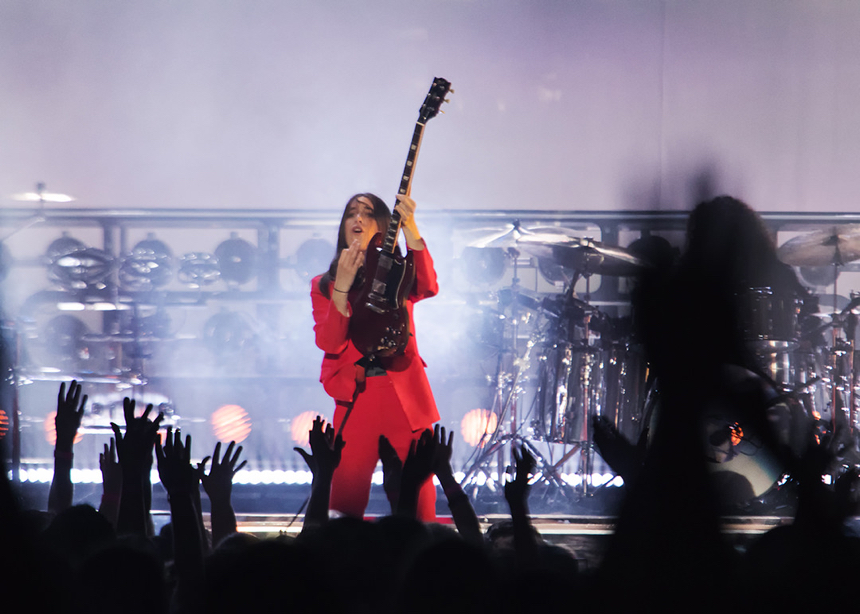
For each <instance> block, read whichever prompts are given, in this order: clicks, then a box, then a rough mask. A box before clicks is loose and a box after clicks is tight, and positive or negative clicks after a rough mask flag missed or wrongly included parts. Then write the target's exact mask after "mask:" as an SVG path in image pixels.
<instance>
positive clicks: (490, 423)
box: [460, 409, 499, 447]
mask: <svg viewBox="0 0 860 614" xmlns="http://www.w3.org/2000/svg"><path fill="white" fill-rule="evenodd" d="M498 425H499V417H498V416H497V415H496V414H494V413H493V412H491V411H490V410H488V409H473V410H472V411H470V412H467V413H466V415H465V416H463V419H462V420H461V421H460V434H462V435H463V441H465V442H466V443H467V444H469V445H470V446H477V445H478V444H480V445H481V446H482V447H483V446H484V445H485V444H486V443H487V441H488V440H489V438H490V435H492V434H493V433H495V432H496V427H498Z"/></svg>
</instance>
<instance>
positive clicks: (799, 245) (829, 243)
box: [777, 225, 860, 266]
mask: <svg viewBox="0 0 860 614" xmlns="http://www.w3.org/2000/svg"><path fill="white" fill-rule="evenodd" d="M777 255H778V256H779V259H780V260H781V261H782V262H784V263H785V264H789V265H791V266H823V265H827V264H836V265H840V264H845V263H848V262H853V261H854V260H857V259H860V225H846V226H833V227H831V228H828V229H826V230H816V231H815V232H810V233H809V234H806V235H801V236H799V237H795V238H793V239H791V240H789V241H786V242H785V243H783V244H782V245H781V246H780V247H779V249H778V250H777Z"/></svg>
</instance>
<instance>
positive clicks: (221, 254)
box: [215, 232, 257, 285]
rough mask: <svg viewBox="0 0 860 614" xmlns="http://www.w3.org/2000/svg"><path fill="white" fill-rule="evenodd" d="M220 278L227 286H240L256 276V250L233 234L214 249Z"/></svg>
mask: <svg viewBox="0 0 860 614" xmlns="http://www.w3.org/2000/svg"><path fill="white" fill-rule="evenodd" d="M215 257H216V258H218V266H219V267H220V269H221V278H222V279H223V280H225V281H226V282H227V283H229V284H236V285H241V284H244V283H247V282H249V281H251V280H252V279H254V277H256V275H257V248H255V247H254V246H253V245H251V244H250V243H248V242H247V241H245V240H244V239H240V238H239V235H238V234H237V233H235V232H231V233H230V238H229V239H227V240H226V241H224V242H223V243H221V244H220V245H219V246H218V247H216V248H215Z"/></svg>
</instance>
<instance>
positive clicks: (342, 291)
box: [332, 288, 349, 294]
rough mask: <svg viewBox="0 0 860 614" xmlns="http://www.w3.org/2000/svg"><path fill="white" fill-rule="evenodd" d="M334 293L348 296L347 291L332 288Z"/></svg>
mask: <svg viewBox="0 0 860 614" xmlns="http://www.w3.org/2000/svg"><path fill="white" fill-rule="evenodd" d="M332 290H334V291H335V292H340V293H341V294H349V290H338V289H337V288H332Z"/></svg>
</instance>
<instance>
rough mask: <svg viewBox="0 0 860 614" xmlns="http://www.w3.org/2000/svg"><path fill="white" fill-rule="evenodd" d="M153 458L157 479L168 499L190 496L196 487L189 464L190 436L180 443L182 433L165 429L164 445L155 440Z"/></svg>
mask: <svg viewBox="0 0 860 614" xmlns="http://www.w3.org/2000/svg"><path fill="white" fill-rule="evenodd" d="M155 457H156V460H157V465H158V477H159V478H160V479H161V483H162V485H163V486H164V488H165V490H167V495H168V497H174V496H177V495H179V496H182V495H190V494H191V493H193V492H194V489H195V488H196V486H197V473H196V471H195V468H194V466H193V465H192V464H191V435H188V436H187V437H186V438H185V444H184V445H183V443H182V433H181V432H180V431H179V429H177V430H176V432H174V431H173V428H172V427H167V436H166V437H165V440H164V445H163V446H162V445H161V441H160V440H158V439H156V442H155Z"/></svg>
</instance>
